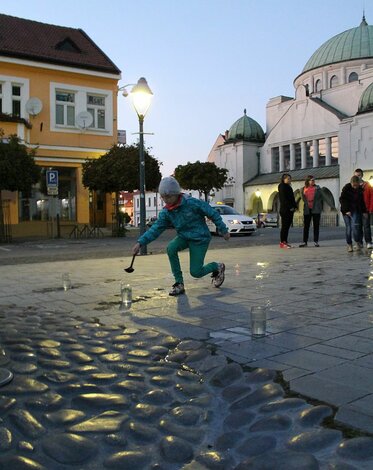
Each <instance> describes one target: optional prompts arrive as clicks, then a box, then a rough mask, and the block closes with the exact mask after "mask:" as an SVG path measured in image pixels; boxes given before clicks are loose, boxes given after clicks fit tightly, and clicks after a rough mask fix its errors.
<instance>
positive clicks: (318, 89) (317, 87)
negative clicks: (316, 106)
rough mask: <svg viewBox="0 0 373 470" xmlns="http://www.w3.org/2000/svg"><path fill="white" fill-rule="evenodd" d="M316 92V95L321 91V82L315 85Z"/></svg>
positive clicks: (318, 81)
mask: <svg viewBox="0 0 373 470" xmlns="http://www.w3.org/2000/svg"><path fill="white" fill-rule="evenodd" d="M315 91H316V93H317V92H319V91H321V80H320V79H319V80H316V83H315Z"/></svg>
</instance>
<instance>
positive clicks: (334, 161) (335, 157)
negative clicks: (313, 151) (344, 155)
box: [331, 137, 339, 165]
mask: <svg viewBox="0 0 373 470" xmlns="http://www.w3.org/2000/svg"><path fill="white" fill-rule="evenodd" d="M331 147H332V161H331V164H332V165H337V164H338V157H339V142H338V137H332V141H331Z"/></svg>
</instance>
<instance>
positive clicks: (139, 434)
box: [126, 421, 160, 443]
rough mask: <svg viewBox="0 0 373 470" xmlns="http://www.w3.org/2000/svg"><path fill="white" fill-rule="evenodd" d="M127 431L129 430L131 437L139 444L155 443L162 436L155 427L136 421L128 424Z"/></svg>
mask: <svg viewBox="0 0 373 470" xmlns="http://www.w3.org/2000/svg"><path fill="white" fill-rule="evenodd" d="M126 429H127V430H128V434H129V436H130V437H131V438H132V439H134V440H135V441H136V442H139V443H151V442H155V441H156V440H157V439H158V437H159V435H160V432H159V431H158V429H156V428H155V427H152V426H148V425H146V424H145V423H139V422H136V421H129V422H127V423H126Z"/></svg>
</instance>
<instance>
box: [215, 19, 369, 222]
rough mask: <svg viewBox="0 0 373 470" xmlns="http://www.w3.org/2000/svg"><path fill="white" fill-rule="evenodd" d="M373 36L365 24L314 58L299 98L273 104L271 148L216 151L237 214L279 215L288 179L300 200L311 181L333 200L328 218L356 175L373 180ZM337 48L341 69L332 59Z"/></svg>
mask: <svg viewBox="0 0 373 470" xmlns="http://www.w3.org/2000/svg"><path fill="white" fill-rule="evenodd" d="M369 33H370V36H369ZM369 37H371V38H373V26H369V25H367V23H366V22H365V18H363V21H362V23H361V24H360V26H359V27H357V28H352V29H351V30H348V31H345V32H343V33H341V35H338V36H336V37H335V38H331V39H330V40H329V41H327V42H326V43H325V44H324V45H322V46H321V47H320V48H319V49H318V50H317V51H316V52H315V54H313V56H312V57H311V58H310V60H309V61H308V62H307V64H306V66H305V67H304V70H303V72H302V73H301V74H300V75H299V76H298V77H296V79H295V80H294V88H295V97H294V98H291V97H286V96H278V97H276V98H272V99H270V100H269V102H268V104H267V107H266V136H265V142H264V144H257V143H256V144H255V143H252V142H248V141H247V139H246V141H245V140H242V141H241V142H234V143H230V142H229V140H226V141H225V143H223V144H222V145H220V146H218V147H217V148H216V149H215V163H216V164H217V165H218V166H219V167H224V168H227V169H228V170H229V176H230V177H231V180H230V184H229V185H227V186H226V187H225V188H224V189H223V190H222V191H221V192H219V193H218V196H219V197H221V198H222V200H223V201H224V198H226V199H227V198H228V196H229V197H230V198H231V202H233V204H232V205H234V207H235V208H236V209H238V210H240V211H242V212H246V213H248V214H255V213H256V212H257V211H259V210H260V211H267V212H272V211H276V210H277V209H278V199H277V198H278V195H277V186H278V184H279V182H280V177H281V173H283V172H290V173H291V174H292V177H293V184H292V186H293V189H294V191H295V192H296V196H297V194H298V191H297V190H299V189H300V188H301V187H303V184H304V179H305V177H306V176H307V175H308V174H311V175H314V176H315V178H316V180H317V184H319V185H320V186H321V187H322V188H323V189H324V192H325V194H326V195H327V204H326V207H325V209H326V211H329V212H333V211H334V213H337V211H338V210H339V195H340V192H341V188H342V187H343V186H344V185H345V184H346V183H348V182H349V181H350V178H351V176H352V174H353V172H354V170H355V169H356V168H361V169H363V171H364V179H365V180H369V179H370V178H372V177H373V106H368V107H367V109H362V105H361V104H362V102H363V100H362V97H364V92H365V91H367V93H366V94H365V97H366V95H369V97H372V96H373V92H371V89H372V87H373V55H372V52H371V51H372V50H373V40H372V39H369ZM357 38H359V39H357ZM361 38H363V39H361ZM366 38H368V39H366ZM367 41H368V42H369V41H370V43H372V44H371V47H370V48H369V47H366V42H367ZM331 49H332V50H333V53H334V55H333V58H334V57H337V58H338V61H336V62H335V63H333V62H332V61H331V60H330V59H328V56H327V53H328V51H330V50H331ZM354 51H355V52H354ZM356 51H357V52H356ZM367 51H368V52H367ZM353 54H355V56H353ZM343 59H345V60H343ZM334 60H336V59H334ZM368 87H369V89H368ZM368 92H369V93H368ZM371 104H373V103H371ZM257 153H259V154H260V162H259V163H258V158H257ZM210 158H211V157H210ZM258 170H259V171H258ZM258 190H259V191H260V195H259V197H258V194H259V193H258ZM228 191H229V194H228ZM255 193H257V194H255ZM299 198H300V197H299V196H298V200H299ZM299 209H301V207H300V208H299Z"/></svg>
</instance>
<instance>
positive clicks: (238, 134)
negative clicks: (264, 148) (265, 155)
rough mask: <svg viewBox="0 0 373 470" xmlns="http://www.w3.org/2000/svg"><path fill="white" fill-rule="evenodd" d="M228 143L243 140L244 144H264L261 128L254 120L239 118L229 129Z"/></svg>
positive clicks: (244, 116) (245, 117)
mask: <svg viewBox="0 0 373 470" xmlns="http://www.w3.org/2000/svg"><path fill="white" fill-rule="evenodd" d="M227 140H228V141H232V140H245V141H246V142H260V143H262V142H264V140H265V136H264V132H263V129H262V128H261V126H260V125H259V124H258V123H257V122H256V121H254V119H252V118H250V117H249V116H246V109H245V110H244V115H243V116H242V117H240V119H238V120H237V121H236V122H235V123H234V124H233V125H232V126H231V128H230V129H229V132H228V139H227Z"/></svg>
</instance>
